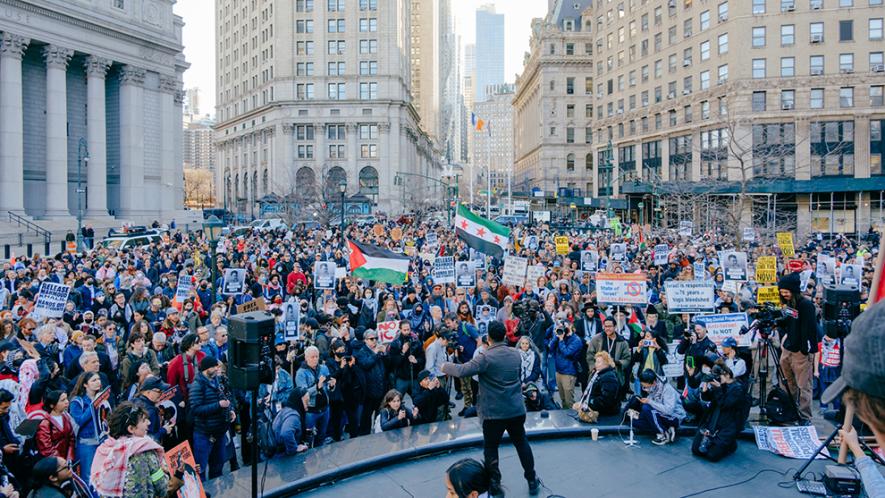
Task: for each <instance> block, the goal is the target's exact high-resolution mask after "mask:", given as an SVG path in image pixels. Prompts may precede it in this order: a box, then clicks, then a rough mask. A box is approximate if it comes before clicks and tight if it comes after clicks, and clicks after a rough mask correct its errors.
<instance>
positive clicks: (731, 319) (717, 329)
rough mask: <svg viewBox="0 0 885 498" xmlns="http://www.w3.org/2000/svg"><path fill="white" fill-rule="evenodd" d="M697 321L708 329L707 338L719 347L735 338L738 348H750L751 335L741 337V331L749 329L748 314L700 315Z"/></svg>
mask: <svg viewBox="0 0 885 498" xmlns="http://www.w3.org/2000/svg"><path fill="white" fill-rule="evenodd" d="M695 321H696V322H697V323H700V324H702V325H704V327H706V328H707V337H709V338H710V340H711V341H713V342H715V343H716V345H717V346H720V345H722V341H723V340H725V338H726V337H734V340H736V341H737V343H738V346H749V345H750V335H749V334H744V335H741V329H742V328H744V327H749V326H750V323H749V321H748V320H747V314H746V313H727V314H724V315H699V316H697V317H695Z"/></svg>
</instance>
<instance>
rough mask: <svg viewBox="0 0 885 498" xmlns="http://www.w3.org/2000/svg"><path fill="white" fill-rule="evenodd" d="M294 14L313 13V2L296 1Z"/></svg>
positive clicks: (308, 0) (306, 0)
mask: <svg viewBox="0 0 885 498" xmlns="http://www.w3.org/2000/svg"><path fill="white" fill-rule="evenodd" d="M295 12H313V0H296V1H295Z"/></svg>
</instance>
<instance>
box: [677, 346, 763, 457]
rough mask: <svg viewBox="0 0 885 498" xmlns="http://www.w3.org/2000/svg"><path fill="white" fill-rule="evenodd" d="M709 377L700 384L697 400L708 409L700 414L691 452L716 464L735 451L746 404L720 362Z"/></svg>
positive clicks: (747, 405)
mask: <svg viewBox="0 0 885 498" xmlns="http://www.w3.org/2000/svg"><path fill="white" fill-rule="evenodd" d="M729 339H731V338H730V337H729ZM732 340H734V339H732ZM711 375H712V376H713V380H710V381H707V382H703V383H701V399H702V400H703V401H705V402H708V403H709V407H708V408H707V409H706V410H705V411H704V415H703V417H702V419H701V423H700V426H699V427H698V432H697V433H696V434H695V437H694V441H693V442H692V444H691V452H692V453H693V454H694V455H695V456H699V457H701V458H704V459H707V460H709V461H711V462H718V461H719V460H722V459H723V458H725V457H726V456H728V455H730V454H732V453H734V451H735V450H736V449H737V436H738V434H739V433H740V432H741V431H742V430H743V429H744V424H745V423H746V421H747V415H749V411H750V404H749V400H748V399H747V396H746V395H745V393H744V386H743V384H741V383H740V382H739V381H737V380H736V379H735V375H734V373H733V372H732V371H731V369H730V368H728V367H727V366H726V365H725V362H724V361H722V360H720V361H719V362H718V363H717V364H716V365H714V366H713V370H712V372H711Z"/></svg>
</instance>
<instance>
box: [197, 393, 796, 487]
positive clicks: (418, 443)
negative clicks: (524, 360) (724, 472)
mask: <svg viewBox="0 0 885 498" xmlns="http://www.w3.org/2000/svg"><path fill="white" fill-rule="evenodd" d="M546 414H547V415H549V416H547V417H544V416H543V414H542V413H541V412H535V413H529V414H528V415H527V417H526V423H525V427H526V433H527V434H528V437H529V439H530V440H533V441H534V440H549V439H574V438H588V439H589V438H590V434H591V429H593V428H597V429H599V432H600V435H603V436H605V435H612V434H614V435H617V434H618V431H619V430H620V431H621V433H622V434H623V437H624V438H626V437H627V433H628V431H629V427H627V426H621V425H619V423H620V418H618V417H603V418H600V421H599V423H597V424H585V423H582V422H580V421H578V420H577V419H576V418H574V411H571V410H557V411H550V412H546ZM695 431H696V427H692V426H684V427H682V428H681V429H680V436H682V437H683V438H684V437H685V436H691V435H693V434H694V432H695ZM742 437H744V438H749V439H752V438H753V432H752V430H745V431H744V433H743V434H742ZM640 439H641V440H642V445H643V446H647V447H652V446H653V445H652V444H651V442H650V440H649V439H648V438H647V437H643V438H640ZM505 440H506V437H505ZM481 445H482V428H481V427H480V424H479V420H478V419H477V418H466V419H465V418H458V419H453V420H449V421H446V422H437V423H433V424H424V425H419V426H416V427H407V428H404V429H399V430H395V431H389V432H384V433H381V434H370V435H368V436H361V437H357V438H354V439H348V440H345V441H341V442H338V443H333V444H330V445H326V446H323V447H320V448H316V449H312V450H309V451H307V452H305V453H301V454H298V455H294V456H291V457H286V456H282V457H280V456H277V457H274V458H273V459H271V460H270V461H269V463H268V464H267V468H266V474H265V464H264V463H261V464H260V465H259V468H258V472H259V485H260V481H261V479H262V475H264V493H263V495H262V496H264V497H267V498H274V497H286V496H294V495H296V494H298V493H303V492H305V491H308V490H311V489H314V488H317V487H319V486H322V485H323V484H327V483H330V482H334V481H338V480H340V479H344V478H347V477H350V476H354V475H357V474H363V473H367V472H372V471H375V470H377V469H379V468H383V467H386V466H390V465H395V464H398V463H402V462H405V461H407V460H410V459H414V458H419V457H423V456H428V455H434V454H439V453H444V452H450V451H457V450H463V449H466V448H472V447H479V446H481ZM507 447H509V446H508V445H506V444H505V445H502V451H503V450H504V449H505V448H507ZM689 453H690V452H689ZM689 456H690V455H689ZM800 464H801V462H800ZM796 467H798V465H796ZM441 473H442V469H440V475H442V474H441ZM250 484H251V467H248V466H244V467H243V468H241V469H239V470H237V471H235V472H228V473H226V474H225V475H223V476H221V477H218V478H216V479H212V480H210V481H208V482H207V483H205V488H206V491H207V492H208V493H211V495H212V497H213V498H235V497H236V498H242V497H244V496H250V493H251V490H250Z"/></svg>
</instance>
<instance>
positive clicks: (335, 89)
mask: <svg viewBox="0 0 885 498" xmlns="http://www.w3.org/2000/svg"><path fill="white" fill-rule="evenodd" d="M344 88H345V85H344V83H329V100H342V99H344V98H346V94H345V92H344Z"/></svg>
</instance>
